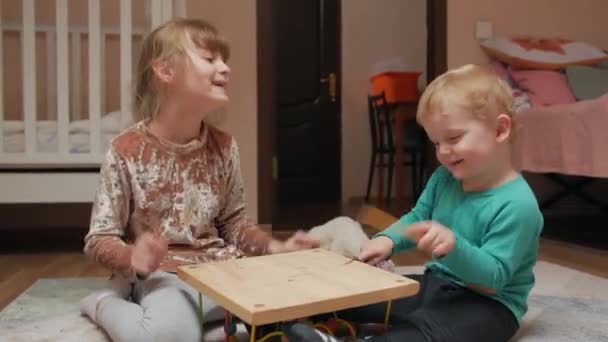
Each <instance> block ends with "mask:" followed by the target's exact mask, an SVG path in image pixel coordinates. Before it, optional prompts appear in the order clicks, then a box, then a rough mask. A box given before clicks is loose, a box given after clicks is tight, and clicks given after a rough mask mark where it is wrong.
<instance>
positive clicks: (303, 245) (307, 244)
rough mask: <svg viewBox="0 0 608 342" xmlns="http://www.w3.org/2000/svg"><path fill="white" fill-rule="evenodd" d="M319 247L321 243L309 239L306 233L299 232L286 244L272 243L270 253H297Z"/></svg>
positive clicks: (275, 241)
mask: <svg viewBox="0 0 608 342" xmlns="http://www.w3.org/2000/svg"><path fill="white" fill-rule="evenodd" d="M317 247H319V241H317V240H315V239H313V238H311V237H309V236H308V235H307V234H306V233H304V232H303V231H301V230H299V231H297V232H296V233H295V234H293V235H292V236H291V237H290V238H289V239H287V241H285V242H281V241H277V240H274V241H272V242H271V243H270V246H269V252H270V253H271V254H276V253H285V252H295V251H300V250H303V249H311V248H317Z"/></svg>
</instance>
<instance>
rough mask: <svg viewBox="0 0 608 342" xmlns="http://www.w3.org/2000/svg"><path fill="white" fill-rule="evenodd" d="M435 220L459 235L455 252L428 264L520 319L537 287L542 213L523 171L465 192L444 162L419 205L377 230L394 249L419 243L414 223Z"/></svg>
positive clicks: (430, 181)
mask: <svg viewBox="0 0 608 342" xmlns="http://www.w3.org/2000/svg"><path fill="white" fill-rule="evenodd" d="M424 220H433V221H436V222H439V223H441V224H442V225H444V226H445V227H447V228H449V229H450V230H451V231H452V232H453V233H454V236H455V238H456V243H455V245H454V248H453V249H452V251H451V252H449V253H448V254H447V255H445V256H443V257H441V258H433V260H432V261H430V262H429V263H428V264H427V267H428V268H430V269H431V271H433V272H434V273H435V274H438V275H440V276H445V277H447V278H448V279H450V280H452V281H454V282H456V283H458V284H460V285H463V286H465V285H471V284H472V285H481V286H484V287H487V288H491V289H493V290H495V291H496V292H495V293H493V294H486V295H487V296H489V297H491V298H493V299H495V300H498V301H499V302H501V303H503V304H504V305H505V306H507V307H508V308H509V309H510V310H511V311H512V312H513V314H514V315H515V317H516V318H517V320H518V321H519V322H521V319H522V317H523V315H524V314H525V313H526V311H527V300H528V295H529V293H530V291H531V289H532V287H533V286H534V282H535V278H534V274H533V272H532V269H533V267H534V265H535V264H536V259H537V256H538V242H539V238H540V233H541V230H542V227H543V216H542V214H541V212H540V209H539V207H538V203H537V201H536V197H535V196H534V193H533V192H532V190H531V189H530V187H529V186H528V183H527V182H526V181H525V180H524V178H523V177H522V176H521V175H518V176H517V177H516V178H514V179H512V180H510V181H508V182H506V183H504V184H502V185H500V186H497V187H495V188H492V189H489V190H485V191H479V192H465V191H463V190H462V186H461V183H460V181H459V180H457V179H455V178H454V177H452V175H451V174H450V173H449V171H448V170H447V169H446V168H444V167H439V168H438V169H437V170H436V171H435V172H434V173H433V175H432V176H431V178H430V179H429V181H428V183H427V186H426V187H425V190H424V191H423V193H422V195H421V196H420V199H419V200H418V202H417V203H416V206H415V207H414V208H413V209H412V210H411V211H410V212H409V213H407V214H406V215H404V216H403V217H401V218H400V219H399V221H397V222H396V223H394V224H393V225H392V226H390V227H389V228H387V229H386V230H385V231H383V232H381V233H379V234H378V235H384V236H386V237H388V238H390V239H391V240H392V241H393V242H394V249H393V254H396V253H399V252H402V251H405V250H408V249H410V248H414V247H416V245H415V243H414V242H412V241H411V240H410V239H409V238H407V237H406V236H405V234H404V232H405V230H406V229H407V227H408V226H409V225H411V224H412V223H415V222H419V221H424Z"/></svg>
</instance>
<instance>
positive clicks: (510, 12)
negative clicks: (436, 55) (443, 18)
mask: <svg viewBox="0 0 608 342" xmlns="http://www.w3.org/2000/svg"><path fill="white" fill-rule="evenodd" d="M607 14H608V1H606V0H578V1H574V0H533V1H529V0H509V1H505V0H457V1H453V0H450V1H448V67H450V68H451V67H456V66H459V65H462V64H466V63H483V62H485V61H486V60H487V59H486V57H485V56H484V54H483V52H482V51H481V49H480V48H479V46H478V44H477V42H476V40H475V23H476V22H477V20H484V21H490V22H492V24H493V28H494V35H495V36H497V35H538V36H543V37H555V36H561V37H564V38H570V39H579V40H584V41H588V42H589V43H592V44H596V45H597V46H598V47H601V48H604V49H608V34H607V33H606V32H608V21H606V15H607Z"/></svg>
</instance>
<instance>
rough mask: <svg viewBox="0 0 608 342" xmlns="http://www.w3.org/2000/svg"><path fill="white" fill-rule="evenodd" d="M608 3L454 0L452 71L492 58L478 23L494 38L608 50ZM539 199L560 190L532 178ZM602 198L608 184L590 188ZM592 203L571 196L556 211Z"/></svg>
mask: <svg viewBox="0 0 608 342" xmlns="http://www.w3.org/2000/svg"><path fill="white" fill-rule="evenodd" d="M606 14H608V1H606V0H579V1H572V0H534V1H527V0H509V1H504V0H457V1H453V0H450V1H448V29H447V31H448V51H447V52H448V68H453V67H458V66H460V65H462V64H467V63H485V62H486V61H487V60H488V59H487V57H486V56H485V55H484V54H483V52H482V51H481V49H480V48H479V47H478V44H477V42H476V40H475V23H476V21H477V20H484V21H490V22H492V24H493V31H494V36H499V35H533V36H540V37H556V36H559V37H563V38H569V39H577V40H583V41H587V42H589V43H591V44H594V45H596V46H598V47H600V48H603V49H608V34H606V32H608V22H607V21H606V20H605V17H606ZM525 175H526V179H527V180H528V182H529V183H530V185H531V186H532V188H533V189H534V191H535V193H536V194H537V196H539V198H543V199H544V198H547V197H548V196H550V195H551V194H553V193H554V192H556V191H557V190H560V189H561V188H560V187H557V186H556V185H555V184H554V183H553V182H551V181H549V180H548V179H546V178H545V177H543V176H541V175H539V174H528V173H526V174H525ZM585 189H586V190H588V191H589V193H590V194H591V195H593V196H595V197H596V198H600V199H602V198H605V197H606V196H605V193H606V191H608V180H605V179H602V180H599V181H596V182H594V183H593V184H592V185H589V186H587V187H586V188H585ZM586 207H587V204H586V203H582V202H581V201H579V200H577V198H576V197H572V196H570V197H568V198H566V199H565V200H562V201H561V202H560V203H558V204H556V207H555V208H558V209H568V210H569V211H568V212H570V211H578V210H583V211H584V210H586Z"/></svg>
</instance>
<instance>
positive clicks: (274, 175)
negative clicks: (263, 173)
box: [272, 156, 279, 181]
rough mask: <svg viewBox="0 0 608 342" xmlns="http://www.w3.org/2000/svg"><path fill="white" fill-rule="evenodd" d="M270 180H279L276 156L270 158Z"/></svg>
mask: <svg viewBox="0 0 608 342" xmlns="http://www.w3.org/2000/svg"><path fill="white" fill-rule="evenodd" d="M272 179H273V180H275V181H276V180H278V179H279V162H278V160H277V157H276V156H275V157H272Z"/></svg>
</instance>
